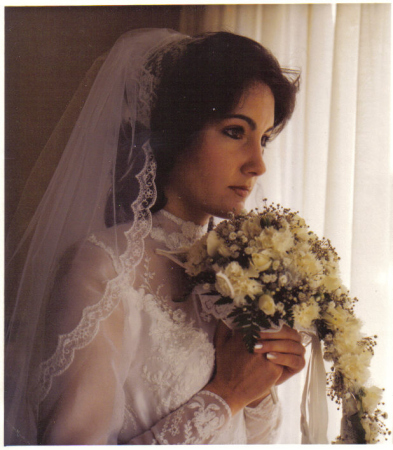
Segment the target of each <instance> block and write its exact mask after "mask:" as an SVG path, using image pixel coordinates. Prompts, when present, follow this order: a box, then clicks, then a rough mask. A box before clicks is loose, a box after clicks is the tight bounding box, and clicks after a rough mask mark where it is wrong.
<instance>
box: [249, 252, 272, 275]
mask: <svg viewBox="0 0 393 450" xmlns="http://www.w3.org/2000/svg"><path fill="white" fill-rule="evenodd" d="M251 258H252V262H253V264H254V267H255V268H256V269H257V270H258V271H259V272H264V271H265V270H267V269H268V268H269V267H270V265H271V263H272V261H271V259H270V257H269V256H267V255H265V254H264V253H253V254H252V256H251Z"/></svg>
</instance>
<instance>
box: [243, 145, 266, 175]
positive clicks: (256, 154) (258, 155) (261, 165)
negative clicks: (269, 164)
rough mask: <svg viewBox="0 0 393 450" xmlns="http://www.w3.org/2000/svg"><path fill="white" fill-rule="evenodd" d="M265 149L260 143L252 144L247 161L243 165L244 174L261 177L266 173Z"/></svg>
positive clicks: (248, 150)
mask: <svg viewBox="0 0 393 450" xmlns="http://www.w3.org/2000/svg"><path fill="white" fill-rule="evenodd" d="M263 151H264V149H263V147H262V146H261V144H260V142H255V143H250V144H249V146H248V149H247V160H246V161H245V163H244V165H243V172H244V173H245V174H247V175H249V176H250V175H251V176H254V177H259V176H261V175H263V174H264V173H265V172H266V165H265V161H264V159H263Z"/></svg>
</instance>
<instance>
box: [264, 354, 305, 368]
mask: <svg viewBox="0 0 393 450" xmlns="http://www.w3.org/2000/svg"><path fill="white" fill-rule="evenodd" d="M266 359H268V360H269V361H270V362H273V363H275V364H278V365H280V366H283V367H286V368H287V369H288V370H289V371H290V372H291V373H298V372H300V371H301V370H302V369H303V368H304V366H305V364H306V363H305V359H304V357H303V355H296V354H292V353H275V352H272V353H267V354H266Z"/></svg>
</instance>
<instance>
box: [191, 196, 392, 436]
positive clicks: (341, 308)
mask: <svg viewBox="0 0 393 450" xmlns="http://www.w3.org/2000/svg"><path fill="white" fill-rule="evenodd" d="M338 261H339V257H338V255H337V253H336V251H335V249H334V248H333V247H332V245H331V243H330V242H329V240H326V239H319V238H318V237H317V236H316V235H315V234H314V233H313V232H312V231H310V230H309V228H308V226H307V225H306V223H305V221H304V220H303V219H302V218H301V217H299V215H298V214H297V213H294V212H291V211H290V210H289V209H283V208H281V207H280V205H277V206H274V205H271V206H265V208H264V210H263V211H262V212H260V211H251V212H250V213H247V214H246V213H244V214H240V215H238V216H232V217H231V218H230V219H228V220H225V221H222V222H221V223H219V224H218V225H217V226H216V227H215V229H214V230H212V231H210V232H208V233H207V234H206V235H205V236H203V237H202V238H201V239H200V240H199V241H197V242H196V243H195V244H194V245H193V246H192V247H191V248H190V249H189V250H188V252H187V254H186V255H185V258H184V261H183V265H184V267H185V269H186V272H187V274H188V275H189V276H190V277H191V279H192V282H193V284H194V285H202V286H203V288H204V289H205V290H206V291H207V292H208V294H210V295H217V300H216V301H215V304H216V306H217V307H219V306H221V305H227V306H228V315H227V319H229V320H231V321H232V323H233V326H234V327H236V328H237V329H239V330H240V331H241V332H242V334H243V338H244V342H245V345H246V347H247V349H248V350H249V351H250V352H253V348H254V345H255V343H256V342H257V340H258V338H259V332H260V330H261V329H266V328H270V327H272V326H273V327H274V326H279V325H280V324H282V323H286V324H288V325H289V326H291V327H295V328H298V329H303V330H304V329H307V330H314V332H315V333H317V336H318V338H319V340H321V341H323V344H324V355H323V356H324V359H325V360H326V361H329V362H331V370H332V372H331V373H330V374H329V376H328V380H327V382H328V395H329V396H330V397H331V398H332V399H333V400H335V401H336V402H337V403H343V405H344V409H345V405H347V407H346V409H347V413H348V410H349V409H352V410H351V411H349V415H348V416H347V417H351V424H349V429H350V432H349V434H350V435H347V436H345V435H344V434H345V433H342V436H340V437H339V438H338V441H337V442H338V443H345V442H348V441H350V442H353V443H374V442H377V440H378V435H379V434H381V433H382V434H386V433H387V431H386V429H385V425H384V423H383V421H382V420H381V419H382V418H384V416H385V414H384V413H383V412H382V411H381V410H380V409H379V407H378V405H379V404H380V401H381V397H382V390H381V389H379V388H377V387H375V386H373V387H366V382H367V380H368V378H369V365H370V360H371V357H372V355H373V347H374V346H375V344H376V342H375V337H364V336H363V335H362V334H361V330H360V328H361V323H360V321H359V319H357V318H356V316H355V314H354V304H355V302H356V301H357V300H356V299H352V298H351V297H350V296H349V293H348V291H347V289H346V288H345V287H344V286H343V285H342V282H341V279H340V276H339V268H338ZM348 405H350V406H348ZM344 412H345V411H344ZM344 416H345V414H344Z"/></svg>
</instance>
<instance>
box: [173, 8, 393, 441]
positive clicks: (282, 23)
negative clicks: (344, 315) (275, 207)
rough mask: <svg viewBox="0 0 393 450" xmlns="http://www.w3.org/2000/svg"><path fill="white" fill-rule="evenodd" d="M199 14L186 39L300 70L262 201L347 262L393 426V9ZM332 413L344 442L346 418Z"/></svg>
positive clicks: (294, 395)
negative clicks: (219, 36) (257, 52)
mask: <svg viewBox="0 0 393 450" xmlns="http://www.w3.org/2000/svg"><path fill="white" fill-rule="evenodd" d="M190 14H191V15H192V10H190V9H188V8H184V11H183V17H182V27H183V30H182V31H183V32H189V33H195V32H196V31H197V32H202V31H218V30H227V31H233V32H235V33H238V34H242V35H245V36H248V37H250V38H252V39H255V40H257V41H259V42H260V43H261V44H262V45H264V46H266V47H267V48H269V49H270V50H271V51H272V52H273V54H275V55H276V56H277V58H278V60H279V61H280V63H281V65H282V66H285V67H289V68H299V69H300V70H301V74H302V77H301V91H300V93H299V96H298V104H297V108H296V112H295V114H294V117H293V119H292V120H291V122H290V124H289V125H288V127H287V129H286V130H285V131H284V132H283V134H282V135H281V136H279V138H278V139H277V140H276V141H275V142H274V143H272V144H271V146H270V149H268V150H267V155H266V164H267V169H268V170H267V173H266V174H265V175H264V176H263V177H262V179H261V185H262V188H263V194H264V196H265V197H267V198H268V199H269V200H270V201H274V202H275V203H280V204H282V205H285V206H288V207H290V208H291V209H293V210H298V211H300V213H301V215H302V216H303V217H304V218H305V219H306V220H307V222H308V223H309V225H310V226H311V229H312V230H314V231H315V232H316V233H317V234H319V235H320V236H321V237H322V236H326V237H328V238H329V239H330V240H331V241H332V243H333V245H334V246H335V247H336V249H337V251H338V253H339V255H340V256H341V271H342V277H343V280H344V282H345V284H346V285H347V286H348V287H349V288H350V289H351V292H352V294H353V295H354V296H357V297H358V298H359V303H358V304H357V308H356V312H357V315H358V316H360V317H361V318H362V319H363V321H364V330H365V332H366V333H367V334H377V335H378V336H379V339H378V342H379V343H378V346H377V347H376V355H375V357H374V358H373V363H372V368H371V370H372V375H373V381H374V382H375V384H377V385H379V386H381V387H385V388H386V392H385V402H386V405H385V406H384V408H385V409H387V410H388V412H389V413H390V419H389V421H390V424H389V425H390V429H392V428H393V427H392V420H391V417H393V414H392V403H393V401H392V393H393V389H392V387H391V384H392V383H391V381H390V380H391V376H389V373H390V374H391V373H393V372H392V369H393V367H392V364H393V363H392V360H393V358H392V352H391V347H392V345H391V343H392V342H393V332H392V331H391V330H392V329H393V326H392V316H393V314H392V312H393V306H392V302H393V283H392V280H391V278H393V262H392V255H393V239H392V236H393V226H392V225H393V214H392V209H393V208H392V207H393V204H392V200H393V183H392V178H393V155H392V152H391V149H390V139H389V126H390V116H389V114H390V109H389V107H390V20H391V15H390V4H375V3H362V4H354V3H351V4H339V5H337V6H335V5H329V4H298V5H225V6H206V7H205V12H204V15H203V17H202V20H201V21H200V23H196V22H195V19H194V20H192V19H193V18H192V17H191V16H190ZM191 26H192V29H190V27H191ZM300 384H302V380H301V377H300V376H299V377H298V378H297V379H296V380H293V382H292V384H290V385H288V386H286V387H285V388H283V389H281V393H280V395H281V397H282V399H283V402H284V412H285V417H284V419H285V425H284V428H283V429H284V430H285V432H284V433H283V436H282V443H297V442H299V427H298V420H299V416H298V413H297V412H295V410H294V407H293V404H296V403H297V402H300V386H299V385H300ZM288 398H291V402H290V403H289V404H288V403H286V400H287V399H288ZM292 402H293V403H292ZM286 405H291V406H288V407H287V406H286ZM330 406H331V417H332V423H331V425H330V427H329V437H330V438H334V437H335V436H336V434H337V431H338V423H337V421H338V419H339V418H337V417H336V416H337V413H335V410H336V408H335V407H334V405H330ZM288 430H290V431H288ZM390 442H392V441H391V438H390Z"/></svg>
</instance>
